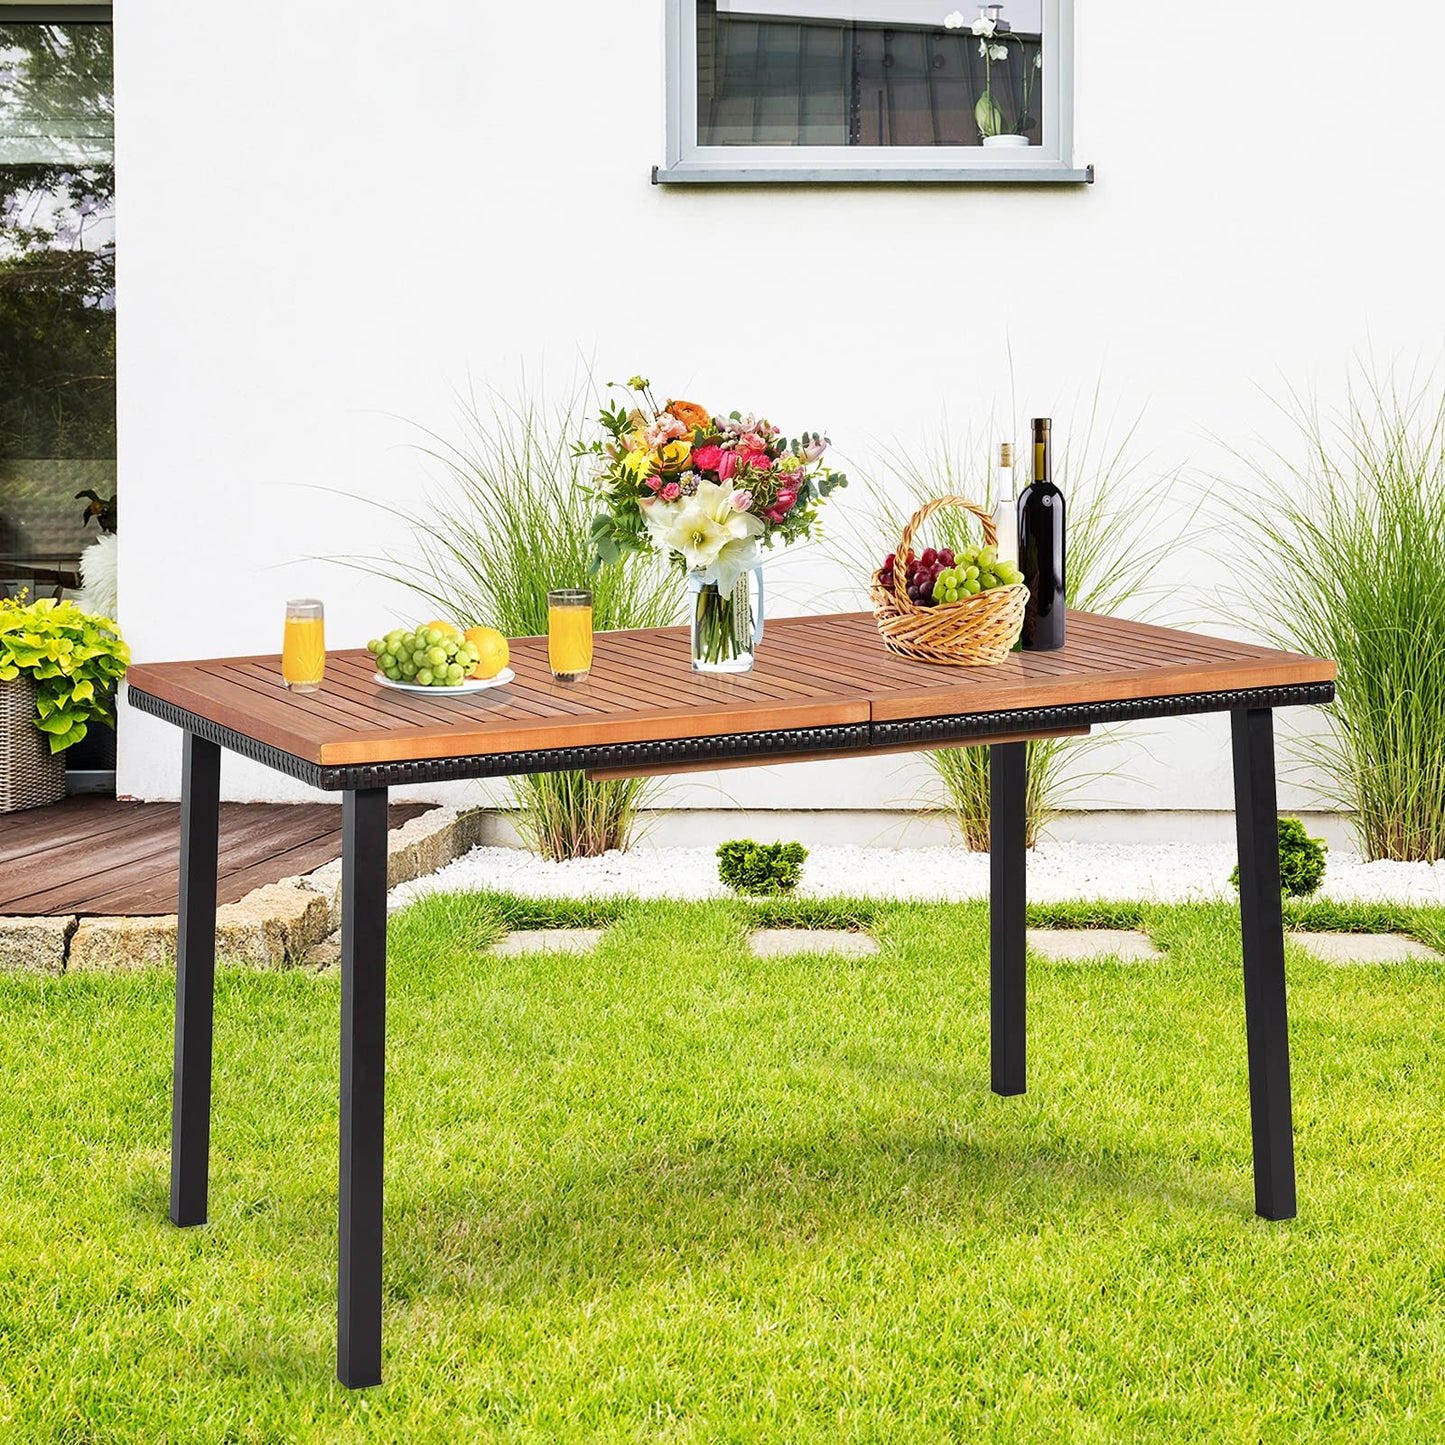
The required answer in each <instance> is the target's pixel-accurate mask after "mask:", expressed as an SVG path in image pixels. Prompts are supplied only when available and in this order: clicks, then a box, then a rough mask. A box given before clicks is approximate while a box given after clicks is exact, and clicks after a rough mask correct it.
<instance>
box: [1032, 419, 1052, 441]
mask: <svg viewBox="0 0 1445 1445" xmlns="http://www.w3.org/2000/svg"><path fill="white" fill-rule="evenodd" d="M1052 428H1053V422H1052V421H1051V420H1050V419H1049V418H1048V417H1046V416H1036V417H1035V418H1034V439H1035V440H1037V439H1038V438H1039V437H1046V436H1048V434H1049V432H1050V430H1051V429H1052Z"/></svg>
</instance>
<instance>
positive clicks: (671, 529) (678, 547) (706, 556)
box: [642, 482, 763, 582]
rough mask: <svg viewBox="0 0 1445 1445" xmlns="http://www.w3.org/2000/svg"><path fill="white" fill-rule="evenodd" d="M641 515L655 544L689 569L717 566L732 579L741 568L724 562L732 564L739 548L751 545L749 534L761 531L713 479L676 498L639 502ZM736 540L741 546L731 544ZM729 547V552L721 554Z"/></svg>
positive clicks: (756, 534) (724, 488)
mask: <svg viewBox="0 0 1445 1445" xmlns="http://www.w3.org/2000/svg"><path fill="white" fill-rule="evenodd" d="M642 515H643V518H644V519H645V521H646V522H647V530H648V531H649V532H651V533H652V536H653V538H654V539H655V540H656V541H657V543H658V544H659V546H661V547H663V548H664V549H665V550H667V551H669V552H675V553H676V554H677V555H678V556H680V557H681V558H682V559H683V561H684V562H686V563H687V566H688V569H689V570H690V571H696V570H701V569H703V568H710V567H719V568H720V569H726V570H727V571H729V572H730V573H731V580H732V581H734V582H736V580H737V575H738V573H739V572H740V571H742V570H744V568H743V567H736V570H734V567H733V566H729V565H728V564H730V563H731V564H735V563H736V561H737V554H738V553H739V552H742V551H745V550H747V549H750V548H752V541H753V538H755V537H757V536H760V535H761V534H762V531H763V524H762V523H761V522H760V521H759V520H758V519H757V518H756V517H754V516H753V515H752V514H751V513H750V512H739V511H738V510H737V508H736V507H734V505H733V491H732V488H731V487H724V486H720V485H719V484H718V483H717V482H699V483H698V488H697V491H696V492H695V493H694V494H693V495H692V496H690V497H684V498H681V499H679V500H678V501H676V502H664V501H661V500H659V499H658V498H656V497H651V498H649V499H647V500H646V501H644V502H643V503H642ZM736 543H741V544H743V546H742V547H733V546H732V544H736ZM729 549H731V550H730V555H729V556H727V557H724V555H723V554H724V552H725V551H729ZM744 566H746V564H745V563H744ZM719 581H720V582H721V579H719Z"/></svg>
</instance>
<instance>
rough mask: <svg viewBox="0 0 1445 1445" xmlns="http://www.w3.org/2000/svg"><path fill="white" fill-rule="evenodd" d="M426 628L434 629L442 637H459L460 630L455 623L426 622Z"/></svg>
mask: <svg viewBox="0 0 1445 1445" xmlns="http://www.w3.org/2000/svg"><path fill="white" fill-rule="evenodd" d="M427 626H428V627H435V628H436V630H437V631H438V632H440V633H441V635H442V636H443V637H460V636H461V635H462V629H461V628H460V627H458V626H457V625H456V623H455V622H428V623H427Z"/></svg>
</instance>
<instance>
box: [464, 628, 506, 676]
mask: <svg viewBox="0 0 1445 1445" xmlns="http://www.w3.org/2000/svg"><path fill="white" fill-rule="evenodd" d="M465 636H466V639H467V641H468V642H470V643H471V644H472V646H473V647H475V648H476V649H477V665H476V666H475V667H474V668H472V670H471V672H469V673H468V674H467V676H468V677H495V676H496V675H497V674H498V673H499V672H500V671H501V670H502V669H503V668H504V667H505V666H506V665H507V663H508V661H509V660H510V658H511V649H510V648H509V647H508V646H507V639H506V638H505V637H503V636H502V634H501V633H500V632H498V631H497V629H496V628H495V627H469V628H467V630H466V633H465Z"/></svg>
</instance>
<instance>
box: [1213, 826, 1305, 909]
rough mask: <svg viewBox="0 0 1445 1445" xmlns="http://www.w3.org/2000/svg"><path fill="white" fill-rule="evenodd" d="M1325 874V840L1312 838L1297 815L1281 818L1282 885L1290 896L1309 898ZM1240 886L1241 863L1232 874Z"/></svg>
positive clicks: (1280, 886) (1280, 876) (1282, 891)
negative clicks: (1295, 816)
mask: <svg viewBox="0 0 1445 1445" xmlns="http://www.w3.org/2000/svg"><path fill="white" fill-rule="evenodd" d="M1324 876H1325V840H1324V839H1323V838H1311V837H1310V836H1309V834H1307V833H1306V832H1305V825H1304V824H1303V823H1302V822H1300V820H1299V819H1298V818H1281V819H1280V820H1279V888H1280V892H1281V893H1284V894H1287V895H1288V896H1289V897H1290V898H1308V897H1309V896H1310V894H1311V893H1314V892H1315V891H1317V890H1318V888H1319V886H1320V883H1321V882H1322V881H1323V879H1324ZM1229 881H1230V882H1231V883H1233V884H1234V886H1235V887H1236V888H1238V887H1239V865H1238V864H1236V865H1235V867H1234V869H1233V871H1232V872H1231V873H1230V875H1229Z"/></svg>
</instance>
